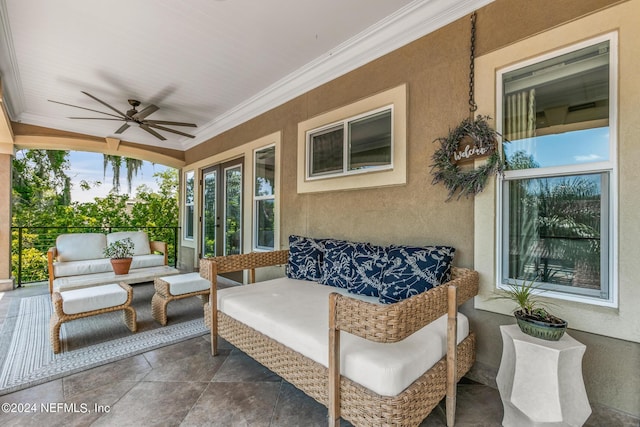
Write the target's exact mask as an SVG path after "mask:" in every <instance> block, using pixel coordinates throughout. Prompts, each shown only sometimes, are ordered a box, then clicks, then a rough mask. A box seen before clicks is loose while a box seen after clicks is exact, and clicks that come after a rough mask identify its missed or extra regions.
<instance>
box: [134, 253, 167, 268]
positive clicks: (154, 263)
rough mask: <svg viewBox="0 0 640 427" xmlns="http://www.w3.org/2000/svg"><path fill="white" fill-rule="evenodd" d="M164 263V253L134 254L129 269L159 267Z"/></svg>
mask: <svg viewBox="0 0 640 427" xmlns="http://www.w3.org/2000/svg"><path fill="white" fill-rule="evenodd" d="M162 265H164V255H154V254H151V255H134V257H133V259H132V261H131V269H136V268H147V267H159V266H162Z"/></svg>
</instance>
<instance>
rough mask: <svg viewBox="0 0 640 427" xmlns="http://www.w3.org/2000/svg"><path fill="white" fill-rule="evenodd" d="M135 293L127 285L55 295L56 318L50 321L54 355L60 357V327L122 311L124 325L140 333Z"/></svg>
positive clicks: (53, 298)
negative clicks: (134, 299) (58, 354)
mask: <svg viewBox="0 0 640 427" xmlns="http://www.w3.org/2000/svg"><path fill="white" fill-rule="evenodd" d="M132 299H133V289H131V286H129V285H127V284H125V283H120V284H118V283H112V284H108V285H101V286H92V287H89V288H82V289H74V290H70V291H63V292H54V293H53V294H52V295H51V302H52V303H53V314H52V315H51V320H50V321H49V339H50V340H51V346H52V347H53V352H54V353H60V349H61V347H60V326H62V324H63V323H64V322H69V321H71V320H75V319H80V318H83V317H89V316H95V315H97V314H102V313H109V312H111V311H118V310H122V311H123V314H124V323H125V325H127V327H128V328H129V330H130V331H131V332H136V331H137V330H138V325H137V323H136V311H135V309H134V308H133V307H131V300H132Z"/></svg>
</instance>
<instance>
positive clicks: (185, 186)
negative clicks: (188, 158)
mask: <svg viewBox="0 0 640 427" xmlns="http://www.w3.org/2000/svg"><path fill="white" fill-rule="evenodd" d="M189 174H192V178H191V179H193V192H194V194H193V195H192V198H193V202H192V203H187V181H188V180H189V177H188V176H189ZM195 191H196V173H195V170H193V169H190V170H187V171H185V172H184V193H183V194H184V198H183V211H184V216H183V221H182V226H183V231H182V238H183V239H184V240H186V241H189V242H193V241H194V239H195V233H196V232H195V228H196V225H197V223H196V219H195V216H196V215H197V213H196V209H195V206H196V204H195V203H196V198H195ZM189 206H192V207H193V216H194V217H193V218H191V221H192V223H193V229H194V230H193V234H194V235H193V236H187V214H188V209H187V208H188V207H189Z"/></svg>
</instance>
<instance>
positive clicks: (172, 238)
mask: <svg viewBox="0 0 640 427" xmlns="http://www.w3.org/2000/svg"><path fill="white" fill-rule="evenodd" d="M179 228H180V227H133V226H132V227H73V226H68V227H11V273H12V275H13V277H14V278H15V280H16V283H17V286H18V287H21V286H22V285H26V284H29V283H36V282H43V281H46V280H48V279H49V273H48V270H47V251H48V250H49V248H51V247H53V246H55V242H56V237H58V236H59V235H60V234H64V233H111V232H114V231H134V230H136V231H137V230H141V231H146V232H147V234H148V235H149V240H160V241H163V242H167V251H168V257H169V265H171V266H174V267H175V266H176V260H177V259H178V245H177V244H176V243H177V241H178V229H179Z"/></svg>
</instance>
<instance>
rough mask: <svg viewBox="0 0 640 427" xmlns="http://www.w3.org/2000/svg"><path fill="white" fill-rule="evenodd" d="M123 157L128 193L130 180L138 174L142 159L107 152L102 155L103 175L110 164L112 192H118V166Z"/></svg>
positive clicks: (120, 164)
mask: <svg viewBox="0 0 640 427" xmlns="http://www.w3.org/2000/svg"><path fill="white" fill-rule="evenodd" d="M123 159H124V165H125V168H126V170H127V185H128V188H129V193H131V181H132V180H133V177H134V176H137V175H138V171H140V169H141V168H142V163H143V162H142V160H138V159H132V158H130V157H121V156H112V155H109V154H105V155H104V163H103V166H102V171H103V173H104V175H105V176H106V174H107V166H109V164H111V170H112V172H113V181H112V184H113V189H112V190H111V191H113V192H114V193H116V194H118V193H120V167H121V166H122V161H123Z"/></svg>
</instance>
